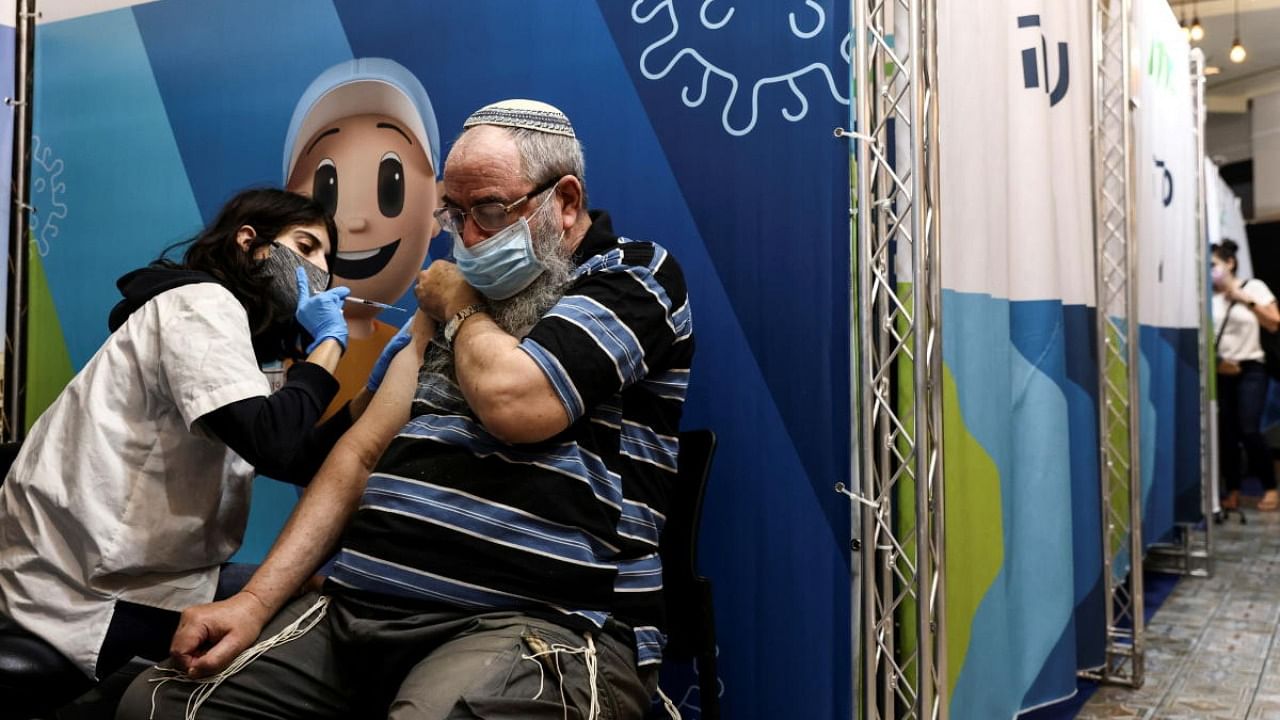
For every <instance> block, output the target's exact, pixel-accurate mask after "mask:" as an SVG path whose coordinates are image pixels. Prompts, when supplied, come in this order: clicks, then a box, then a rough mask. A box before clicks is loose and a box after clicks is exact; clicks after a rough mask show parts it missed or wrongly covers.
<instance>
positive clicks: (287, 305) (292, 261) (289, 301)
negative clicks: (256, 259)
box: [253, 242, 332, 363]
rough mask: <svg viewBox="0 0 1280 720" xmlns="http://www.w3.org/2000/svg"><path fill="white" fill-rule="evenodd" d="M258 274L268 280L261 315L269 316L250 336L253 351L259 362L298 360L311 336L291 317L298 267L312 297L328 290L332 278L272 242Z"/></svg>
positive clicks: (294, 304) (294, 300)
mask: <svg viewBox="0 0 1280 720" xmlns="http://www.w3.org/2000/svg"><path fill="white" fill-rule="evenodd" d="M258 268H259V271H260V272H261V273H262V274H263V275H265V276H267V277H268V278H269V283H270V284H269V286H268V291H267V298H268V300H267V302H268V303H269V305H270V307H269V308H268V309H267V311H266V312H264V313H263V314H264V315H266V316H267V317H270V318H271V320H270V321H268V322H267V324H266V327H264V328H263V329H262V330H260V331H258V332H257V333H255V334H254V336H253V352H254V355H255V356H256V357H257V359H258V362H259V363H268V362H274V361H276V360H301V359H303V358H305V357H306V350H305V349H304V348H306V347H307V346H308V345H310V344H311V341H312V337H311V334H310V333H308V332H307V331H306V330H305V329H303V327H302V325H301V324H299V323H298V321H297V319H295V317H294V315H295V313H296V312H297V311H298V277H297V268H303V270H305V271H306V273H307V283H308V286H309V288H308V289H309V290H310V291H311V293H312V294H315V293H318V292H322V291H324V290H327V289H329V285H330V283H331V282H332V277H331V276H330V274H329V273H328V272H325V271H324V270H321V269H320V268H319V267H317V266H315V265H313V264H312V263H310V262H309V261H307V260H306V259H305V258H303V257H302V256H301V255H299V254H298V253H296V252H294V251H293V250H291V249H289V248H287V247H285V246H283V245H281V244H279V243H276V242H273V243H271V254H270V255H268V256H267V257H266V258H264V259H263V260H262V262H260V263H259V264H258Z"/></svg>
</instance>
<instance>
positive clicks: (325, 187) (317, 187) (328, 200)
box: [311, 158, 338, 215]
mask: <svg viewBox="0 0 1280 720" xmlns="http://www.w3.org/2000/svg"><path fill="white" fill-rule="evenodd" d="M311 197H312V199H314V200H315V201H316V202H318V203H320V204H321V205H323V206H324V209H325V210H327V211H328V212H329V214H330V215H333V214H334V213H336V212H338V166H336V165H334V164H333V161H332V160H330V159H329V158H325V159H323V160H321V161H320V164H319V165H317V166H316V174H315V177H313V178H312V179H311Z"/></svg>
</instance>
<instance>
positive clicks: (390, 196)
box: [378, 152, 404, 218]
mask: <svg viewBox="0 0 1280 720" xmlns="http://www.w3.org/2000/svg"><path fill="white" fill-rule="evenodd" d="M378 209H379V210H381V211H382V214H383V216H385V217H389V218H393V217H396V216H397V215H399V214H400V211H401V210H403V209H404V165H403V164H401V162H400V156H399V155H397V154H395V153H393V152H389V153H387V154H386V155H383V156H382V162H381V163H379V164H378Z"/></svg>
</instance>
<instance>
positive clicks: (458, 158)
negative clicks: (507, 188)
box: [444, 128, 522, 186]
mask: <svg viewBox="0 0 1280 720" xmlns="http://www.w3.org/2000/svg"><path fill="white" fill-rule="evenodd" d="M481 129H483V130H496V128H477V130H481ZM486 135H489V134H488V133H485V134H476V135H474V136H473V135H472V132H468V133H465V134H463V136H462V137H461V138H459V139H458V142H457V144H456V145H455V146H454V148H453V152H451V153H449V159H448V160H447V161H446V162H445V166H444V182H445V185H446V186H447V185H452V184H457V183H471V182H498V183H505V182H518V181H520V180H521V179H522V172H521V170H522V168H521V166H520V153H519V152H518V151H517V149H516V145H515V142H514V141H512V140H511V138H510V136H506V134H505V133H499V136H497V137H494V136H492V135H490V136H488V137H486Z"/></svg>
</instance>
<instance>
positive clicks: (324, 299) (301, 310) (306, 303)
mask: <svg viewBox="0 0 1280 720" xmlns="http://www.w3.org/2000/svg"><path fill="white" fill-rule="evenodd" d="M296 272H297V277H298V311H297V312H296V313H294V317H296V318H297V319H298V324H299V325H301V326H302V327H303V328H304V329H306V331H307V332H308V333H310V334H311V337H313V338H315V340H313V341H312V343H311V344H310V345H308V346H307V354H308V355H309V354H311V352H312V351H313V350H315V349H316V347H317V346H319V345H320V343H322V342H324V341H325V340H328V339H333V340H337V341H338V344H339V345H341V346H342V349H343V350H346V349H347V319H346V318H345V317H343V316H342V302H343V300H344V299H346V297H347V296H348V295H350V294H351V288H347V287H336V288H331V289H329V290H325V291H324V292H322V293H316V294H315V295H312V294H311V288H310V283H309V282H308V281H307V271H306V270H303V269H302V268H297V270H296Z"/></svg>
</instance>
